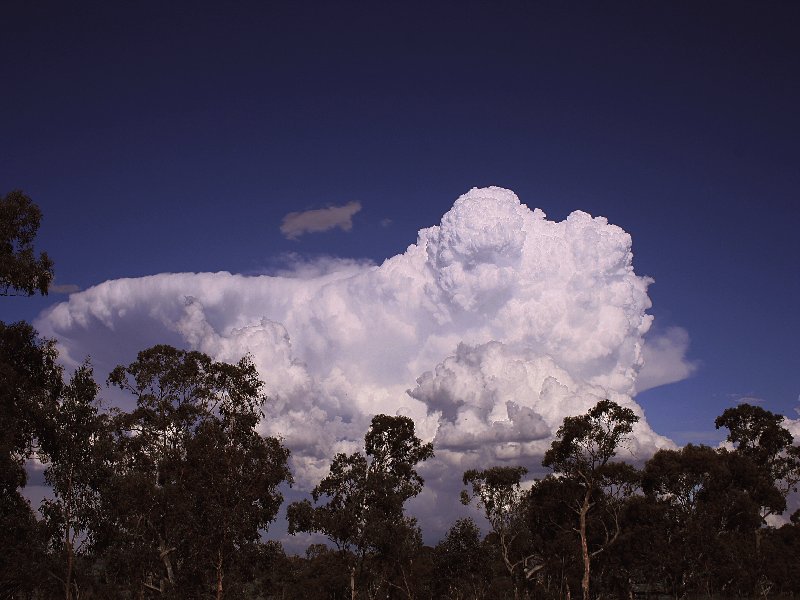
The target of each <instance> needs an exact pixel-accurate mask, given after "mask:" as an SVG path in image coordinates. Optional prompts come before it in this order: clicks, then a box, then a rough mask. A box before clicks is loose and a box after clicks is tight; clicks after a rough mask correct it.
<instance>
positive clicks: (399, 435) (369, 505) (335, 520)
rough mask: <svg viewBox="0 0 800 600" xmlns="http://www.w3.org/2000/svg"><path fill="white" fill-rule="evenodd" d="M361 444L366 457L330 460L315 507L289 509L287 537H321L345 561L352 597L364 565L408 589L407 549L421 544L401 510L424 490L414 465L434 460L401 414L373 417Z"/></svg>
mask: <svg viewBox="0 0 800 600" xmlns="http://www.w3.org/2000/svg"><path fill="white" fill-rule="evenodd" d="M364 446H365V451H366V452H365V454H361V453H360V452H356V453H353V454H350V455H346V454H337V455H336V456H335V457H334V459H333V462H332V463H331V468H330V473H329V474H328V475H327V476H326V477H324V478H323V479H322V481H320V483H319V484H318V485H317V486H316V487H315V488H314V489H313V490H312V492H311V495H312V498H313V499H314V504H315V505H316V506H315V505H312V503H311V502H309V501H308V500H303V501H300V502H294V503H292V504H291V505H289V507H288V509H287V517H288V520H289V532H290V533H295V532H318V533H322V534H323V535H325V536H327V537H328V538H329V539H330V540H331V541H332V542H333V543H334V544H335V545H336V547H337V548H338V549H339V551H340V556H341V557H342V558H343V559H344V560H346V561H348V562H349V564H348V568H349V570H350V590H351V597H352V598H355V597H356V593H357V585H356V584H357V579H359V578H360V577H361V576H362V575H363V574H364V567H365V565H366V563H367V562H368V561H369V562H373V563H378V564H379V565H380V567H381V571H382V572H383V575H384V577H383V578H381V579H379V581H378V584H381V583H386V584H388V585H396V586H400V587H404V588H405V590H404V591H408V587H409V586H408V585H407V584H408V581H407V576H406V574H405V569H406V567H405V566H404V565H403V562H404V560H405V558H407V556H408V549H409V548H413V547H414V546H417V547H419V545H420V542H419V528H418V527H417V526H416V522H415V521H414V520H413V519H409V518H407V517H406V516H405V515H404V512H403V510H404V505H405V502H406V501H407V500H409V499H410V498H412V497H414V496H416V495H417V494H419V492H420V491H422V485H423V480H422V477H420V475H419V474H418V473H417V471H416V465H417V464H418V463H420V462H422V461H425V460H427V459H428V458H430V457H431V456H433V446H432V445H431V444H423V443H422V441H421V440H420V439H419V438H418V437H417V436H416V434H415V432H414V422H413V421H412V420H411V419H409V418H408V417H402V416H397V417H392V416H388V415H376V416H375V417H373V419H372V424H371V425H370V428H369V431H367V434H366V436H365V438H364ZM323 499H325V500H326V501H325V502H324V503H322V500H323ZM387 566H391V567H392V568H393V569H394V570H396V571H398V572H399V574H400V582H399V583H396V582H393V581H392V580H391V579H389V578H388V576H391V574H392V573H391V571H388V572H387ZM362 585H364V583H363V582H362Z"/></svg>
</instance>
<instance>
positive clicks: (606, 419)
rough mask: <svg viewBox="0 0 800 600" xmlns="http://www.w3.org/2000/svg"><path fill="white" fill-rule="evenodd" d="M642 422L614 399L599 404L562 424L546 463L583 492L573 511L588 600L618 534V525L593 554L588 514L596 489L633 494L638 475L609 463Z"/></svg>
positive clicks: (584, 591) (593, 501) (568, 418)
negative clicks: (596, 567)
mask: <svg viewBox="0 0 800 600" xmlns="http://www.w3.org/2000/svg"><path fill="white" fill-rule="evenodd" d="M638 420H639V417H637V416H636V415H635V414H634V412H633V411H632V410H631V409H629V408H624V407H622V406H620V405H619V404H617V403H616V402H613V401H611V400H601V401H600V402H598V403H597V404H596V405H595V406H594V407H593V408H591V409H590V410H589V411H588V412H587V413H586V414H584V415H580V416H574V417H566V418H565V419H564V422H563V424H562V425H561V427H560V428H559V429H558V432H557V433H556V439H555V440H554V441H553V443H552V444H551V446H550V449H549V450H548V451H547V452H546V453H545V455H544V459H543V461H542V464H543V465H544V466H545V467H549V468H551V469H552V470H553V471H554V472H555V473H557V474H559V475H561V476H563V477H567V478H569V479H571V480H573V481H574V482H575V483H577V484H578V486H579V487H580V489H581V492H582V493H581V494H580V496H579V498H578V499H576V501H575V503H574V505H573V507H572V509H573V511H574V513H575V514H576V516H577V520H578V523H577V528H576V530H577V532H578V536H579V538H580V546H581V557H582V562H583V578H582V580H581V589H582V591H583V598H584V600H589V584H590V577H591V562H592V558H593V557H594V556H596V555H597V554H599V553H600V552H603V551H604V550H605V549H606V548H607V547H608V546H609V545H610V544H612V543H613V542H614V541H615V540H616V539H617V536H618V535H619V527H618V523H619V521H618V520H617V521H616V526H615V527H614V528H613V529H611V530H610V531H609V532H608V533H609V534H608V535H607V536H605V538H604V539H603V541H602V543H601V544H600V545H599V546H598V547H596V548H594V549H590V548H589V538H588V534H587V532H588V519H589V513H590V512H591V511H592V510H593V509H594V508H595V507H596V505H597V503H596V501H595V499H594V498H595V496H596V495H597V492H598V490H602V489H603V488H615V489H617V490H618V491H619V492H620V493H623V492H624V491H625V490H626V489H627V490H630V489H631V484H632V481H631V480H632V479H633V478H634V473H633V472H632V471H631V469H626V468H624V467H622V468H621V467H619V466H618V465H614V464H613V463H611V462H610V461H611V459H612V458H614V456H615V455H616V453H617V450H618V449H619V447H620V446H621V445H622V444H623V443H624V442H625V440H626V438H627V436H628V435H629V434H630V433H631V432H632V431H633V425H634V423H636V422H637V421H638Z"/></svg>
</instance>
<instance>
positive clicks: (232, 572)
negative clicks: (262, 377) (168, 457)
mask: <svg viewBox="0 0 800 600" xmlns="http://www.w3.org/2000/svg"><path fill="white" fill-rule="evenodd" d="M259 417H260V412H259V413H256V412H255V411H249V410H247V409H246V408H245V409H244V410H230V409H226V410H223V411H222V414H221V415H220V416H219V417H218V418H209V419H206V420H205V421H203V422H202V423H201V424H200V426H199V427H198V429H197V431H196V433H195V435H194V436H192V437H191V438H190V439H189V441H188V443H187V448H186V481H185V484H184V490H185V493H186V496H187V497H188V498H191V506H190V508H189V511H188V513H189V519H190V523H191V534H190V535H187V536H185V538H184V539H183V540H181V542H180V548H179V549H180V550H181V555H182V556H183V557H184V558H188V559H189V563H188V568H186V569H184V571H185V572H184V576H183V580H184V583H183V588H184V589H187V588H188V587H189V586H190V585H191V584H192V583H193V582H195V583H196V582H204V588H205V590H207V589H209V588H210V589H212V590H213V591H214V596H215V598H216V599H217V600H220V599H221V598H222V597H223V594H224V593H225V592H227V593H228V595H231V594H233V595H234V596H235V597H240V596H241V594H242V583H243V582H246V581H248V580H250V579H252V578H253V576H254V573H252V572H251V573H248V572H246V566H247V562H249V561H246V560H244V558H245V557H246V556H247V555H252V554H257V553H258V549H257V546H258V545H259V543H260V541H261V534H262V533H264V532H266V531H267V529H268V528H269V525H270V523H271V522H272V521H273V520H274V519H275V516H276V515H277V513H278V509H279V508H280V506H281V504H282V503H283V496H282V494H281V493H280V492H279V490H278V486H280V485H281V484H282V483H284V482H287V483H291V482H292V475H291V473H290V472H289V468H288V466H287V461H288V458H289V451H288V450H287V449H286V448H285V447H284V446H283V445H282V444H281V443H280V442H279V441H278V440H277V439H275V438H264V437H262V436H261V435H259V434H258V433H257V432H256V431H255V426H256V425H257V423H258V419H259ZM223 582H224V583H223ZM205 590H204V589H201V590H198V591H199V592H201V593H202V592H204V591H205Z"/></svg>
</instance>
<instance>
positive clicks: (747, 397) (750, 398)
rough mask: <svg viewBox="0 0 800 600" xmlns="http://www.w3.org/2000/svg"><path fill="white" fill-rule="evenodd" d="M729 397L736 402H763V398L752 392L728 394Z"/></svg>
mask: <svg viewBox="0 0 800 600" xmlns="http://www.w3.org/2000/svg"><path fill="white" fill-rule="evenodd" d="M730 397H731V399H733V401H734V402H736V404H764V399H763V398H760V397H759V396H756V395H755V394H753V393H747V394H730Z"/></svg>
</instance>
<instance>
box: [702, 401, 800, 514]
mask: <svg viewBox="0 0 800 600" xmlns="http://www.w3.org/2000/svg"><path fill="white" fill-rule="evenodd" d="M783 421H784V417H783V416H782V415H776V414H775V413H772V412H770V411H768V410H764V409H763V408H761V407H759V406H752V405H750V404H740V405H739V406H736V407H734V408H728V409H726V410H725V411H724V412H723V413H722V414H721V415H720V416H719V417H717V418H716V420H715V421H714V425H715V426H716V428H717V429H719V428H720V427H726V428H727V429H728V436H727V440H728V442H730V443H731V444H733V445H734V447H735V448H736V452H737V453H738V454H741V455H742V456H745V457H747V458H748V459H750V460H752V461H753V463H755V465H756V466H757V467H758V468H759V469H760V470H761V472H762V473H763V476H764V478H765V479H767V480H768V482H769V484H770V485H774V486H775V487H776V488H777V490H778V491H779V492H780V494H781V496H782V497H783V499H784V500H783V502H778V503H776V502H774V501H773V502H772V503H765V504H763V505H762V515H761V516H762V517H763V518H766V517H767V516H768V515H770V514H778V513H781V512H783V511H784V510H785V509H786V502H785V498H786V496H787V495H788V494H789V492H790V491H797V484H798V483H799V482H800V447H797V446H793V445H792V442H793V438H792V434H791V433H789V431H788V430H787V429H786V428H785V427H783V425H782V423H783Z"/></svg>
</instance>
